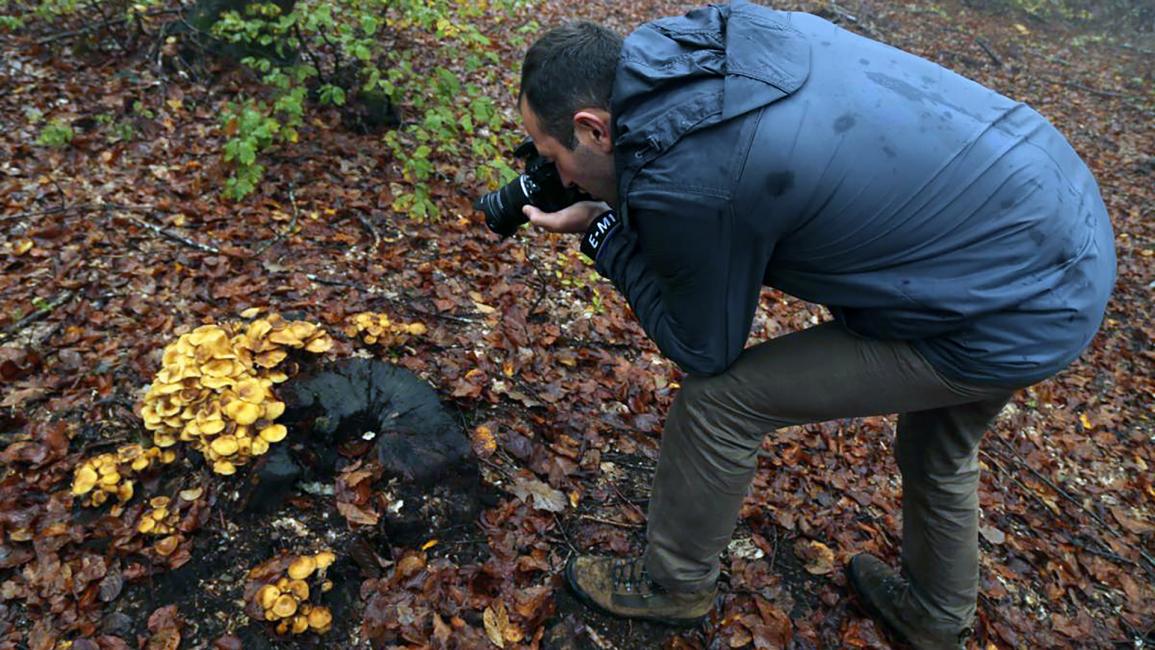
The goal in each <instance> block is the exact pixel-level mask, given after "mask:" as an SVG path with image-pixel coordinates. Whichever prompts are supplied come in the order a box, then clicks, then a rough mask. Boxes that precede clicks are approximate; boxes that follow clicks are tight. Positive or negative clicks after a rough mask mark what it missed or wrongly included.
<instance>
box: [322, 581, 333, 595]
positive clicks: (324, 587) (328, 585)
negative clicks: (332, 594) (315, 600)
mask: <svg viewBox="0 0 1155 650" xmlns="http://www.w3.org/2000/svg"><path fill="white" fill-rule="evenodd" d="M332 588H333V581H332V580H326V581H324V582H322V583H321V593H326V592H328V591H329V590H330V589H332Z"/></svg>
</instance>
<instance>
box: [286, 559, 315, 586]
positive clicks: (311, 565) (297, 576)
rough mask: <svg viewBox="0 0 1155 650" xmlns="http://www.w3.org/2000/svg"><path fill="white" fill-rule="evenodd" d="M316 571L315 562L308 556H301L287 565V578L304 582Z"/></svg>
mask: <svg viewBox="0 0 1155 650" xmlns="http://www.w3.org/2000/svg"><path fill="white" fill-rule="evenodd" d="M316 569H317V561H316V560H315V559H313V558H312V556H309V555H302V556H301V557H298V558H297V559H295V560H293V563H292V564H290V565H289V577H290V578H292V579H293V580H304V579H305V578H308V577H309V576H311V575H313V571H315V570H316Z"/></svg>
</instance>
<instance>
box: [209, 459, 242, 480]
mask: <svg viewBox="0 0 1155 650" xmlns="http://www.w3.org/2000/svg"><path fill="white" fill-rule="evenodd" d="M213 471H214V472H216V473H217V474H220V475H221V476H232V475H233V474H236V473H237V466H236V465H233V464H232V463H230V462H229V461H227V460H218V461H216V462H215V463H213Z"/></svg>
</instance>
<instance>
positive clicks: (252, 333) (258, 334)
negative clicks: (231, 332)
mask: <svg viewBox="0 0 1155 650" xmlns="http://www.w3.org/2000/svg"><path fill="white" fill-rule="evenodd" d="M272 329H273V326H272V324H270V323H269V321H267V320H264V319H261V320H255V321H253V322H251V323H249V329H248V331H247V332H245V335H246V336H248V337H249V338H250V339H253V340H258V339H262V338H264V337H265V335H266V334H268V333H269V332H270V331H272Z"/></svg>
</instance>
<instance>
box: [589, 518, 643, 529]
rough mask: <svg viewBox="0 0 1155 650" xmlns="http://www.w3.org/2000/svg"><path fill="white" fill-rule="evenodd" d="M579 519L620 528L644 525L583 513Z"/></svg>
mask: <svg viewBox="0 0 1155 650" xmlns="http://www.w3.org/2000/svg"><path fill="white" fill-rule="evenodd" d="M578 519H584V520H586V521H592V522H594V523H598V524H605V525H607V526H617V527H618V528H629V529H634V528H641V527H642V524H629V523H626V522H623V521H614V520H613V519H602V518H601V517H595V516H593V515H581V516H579V517H578Z"/></svg>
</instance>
